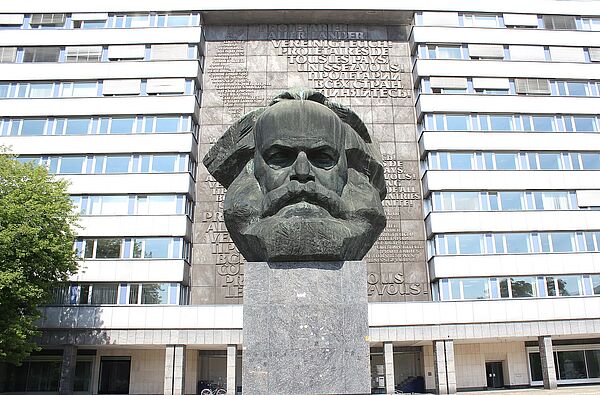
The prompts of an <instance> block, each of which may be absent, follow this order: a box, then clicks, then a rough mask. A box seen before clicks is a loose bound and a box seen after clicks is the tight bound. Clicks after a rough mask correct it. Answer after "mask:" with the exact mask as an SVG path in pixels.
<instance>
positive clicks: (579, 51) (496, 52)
mask: <svg viewBox="0 0 600 395" xmlns="http://www.w3.org/2000/svg"><path fill="white" fill-rule="evenodd" d="M417 57H418V58H419V59H462V60H471V59H492V60H515V61H531V62H575V63H590V62H600V48H595V47H590V48H588V47H586V48H582V47H549V46H541V45H537V46H536V45H512V44H511V45H480V44H419V46H418V50H417Z"/></svg>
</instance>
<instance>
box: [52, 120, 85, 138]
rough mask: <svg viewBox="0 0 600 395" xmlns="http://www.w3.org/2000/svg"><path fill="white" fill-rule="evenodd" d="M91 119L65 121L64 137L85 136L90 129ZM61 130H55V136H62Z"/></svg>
mask: <svg viewBox="0 0 600 395" xmlns="http://www.w3.org/2000/svg"><path fill="white" fill-rule="evenodd" d="M90 124H91V119H77V118H72V119H67V120H66V122H64V134H66V135H78V134H87V133H88V130H89V129H90ZM61 132H62V130H59V129H58V128H57V134H62V133H61Z"/></svg>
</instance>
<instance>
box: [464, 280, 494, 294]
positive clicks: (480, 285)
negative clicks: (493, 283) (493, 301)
mask: <svg viewBox="0 0 600 395" xmlns="http://www.w3.org/2000/svg"><path fill="white" fill-rule="evenodd" d="M462 286H463V299H489V297H490V289H489V288H490V287H489V281H488V280H487V279H486V278H472V279H464V280H462Z"/></svg>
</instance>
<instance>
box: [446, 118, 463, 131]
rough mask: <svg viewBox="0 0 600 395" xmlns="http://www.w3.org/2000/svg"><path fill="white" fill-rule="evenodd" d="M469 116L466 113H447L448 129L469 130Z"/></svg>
mask: <svg viewBox="0 0 600 395" xmlns="http://www.w3.org/2000/svg"><path fill="white" fill-rule="evenodd" d="M468 120H469V118H468V116H466V115H447V116H446V123H447V128H446V130H458V131H461V130H468V127H467V126H468Z"/></svg>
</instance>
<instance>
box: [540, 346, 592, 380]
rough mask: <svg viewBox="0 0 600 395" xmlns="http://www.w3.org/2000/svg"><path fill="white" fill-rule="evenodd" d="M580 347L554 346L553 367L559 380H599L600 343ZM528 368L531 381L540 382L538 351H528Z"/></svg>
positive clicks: (541, 378)
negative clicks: (585, 347)
mask: <svg viewBox="0 0 600 395" xmlns="http://www.w3.org/2000/svg"><path fill="white" fill-rule="evenodd" d="M582 348H584V347H577V348H575V347H573V346H555V347H554V367H555V370H556V378H557V380H558V381H559V382H560V381H564V382H571V381H575V382H578V381H594V382H599V381H600V345H590V346H589V348H587V349H582ZM529 368H530V372H531V381H532V383H536V382H541V381H542V380H543V377H542V364H541V358H540V353H539V352H535V351H532V350H530V351H529Z"/></svg>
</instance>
